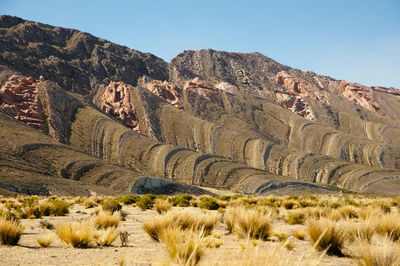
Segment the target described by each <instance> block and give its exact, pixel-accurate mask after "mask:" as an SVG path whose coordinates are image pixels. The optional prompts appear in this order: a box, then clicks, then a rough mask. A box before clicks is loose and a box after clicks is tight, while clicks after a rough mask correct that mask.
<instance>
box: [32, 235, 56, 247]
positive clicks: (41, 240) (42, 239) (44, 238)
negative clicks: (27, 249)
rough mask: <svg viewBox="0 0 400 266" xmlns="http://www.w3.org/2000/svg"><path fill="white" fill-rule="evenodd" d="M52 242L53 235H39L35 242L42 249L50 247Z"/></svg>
mask: <svg viewBox="0 0 400 266" xmlns="http://www.w3.org/2000/svg"><path fill="white" fill-rule="evenodd" d="M53 240H54V235H53V234H47V235H40V236H38V237H37V238H36V241H37V242H38V244H39V245H40V246H41V247H42V248H47V247H48V246H50V244H51V243H52V242H53Z"/></svg>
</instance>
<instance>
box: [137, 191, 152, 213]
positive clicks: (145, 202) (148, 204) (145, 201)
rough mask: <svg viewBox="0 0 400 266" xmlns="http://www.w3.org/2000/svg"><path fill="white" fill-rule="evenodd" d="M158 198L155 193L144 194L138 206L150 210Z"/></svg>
mask: <svg viewBox="0 0 400 266" xmlns="http://www.w3.org/2000/svg"><path fill="white" fill-rule="evenodd" d="M155 199H156V196H155V195H153V194H146V195H144V196H142V197H141V198H140V199H139V200H138V201H137V202H136V206H138V207H139V208H141V209H142V210H148V209H152V208H153V205H154V201H155Z"/></svg>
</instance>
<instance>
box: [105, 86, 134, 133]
mask: <svg viewBox="0 0 400 266" xmlns="http://www.w3.org/2000/svg"><path fill="white" fill-rule="evenodd" d="M130 87H131V85H128V84H126V83H124V82H122V81H121V82H114V81H111V82H110V84H109V85H108V87H107V89H106V91H105V92H104V94H103V101H102V102H101V107H100V108H101V110H103V111H104V112H106V113H107V114H109V115H112V116H114V117H115V118H117V119H118V120H120V121H121V122H122V123H123V124H124V125H125V126H127V127H128V128H131V129H133V130H134V131H140V128H139V121H138V118H137V114H136V109H135V106H134V105H133V103H132V97H131V90H130Z"/></svg>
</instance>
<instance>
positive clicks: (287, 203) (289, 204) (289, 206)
mask: <svg viewBox="0 0 400 266" xmlns="http://www.w3.org/2000/svg"><path fill="white" fill-rule="evenodd" d="M282 206H283V207H284V208H285V209H286V210H291V209H293V207H294V206H296V202H295V201H293V200H285V201H284V202H283V203H282Z"/></svg>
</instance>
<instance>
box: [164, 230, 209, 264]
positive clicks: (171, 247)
mask: <svg viewBox="0 0 400 266" xmlns="http://www.w3.org/2000/svg"><path fill="white" fill-rule="evenodd" d="M160 239H161V241H162V242H164V243H165V245H166V249H167V252H168V254H169V257H170V259H171V260H172V261H173V262H174V263H177V264H179V265H196V264H197V263H199V261H200V259H201V257H202V256H203V253H204V252H203V248H202V239H203V234H202V232H196V233H195V232H190V231H189V232H187V231H183V230H181V229H180V228H179V227H176V226H172V227H167V228H165V229H164V230H163V231H162V232H161V235H160Z"/></svg>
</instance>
